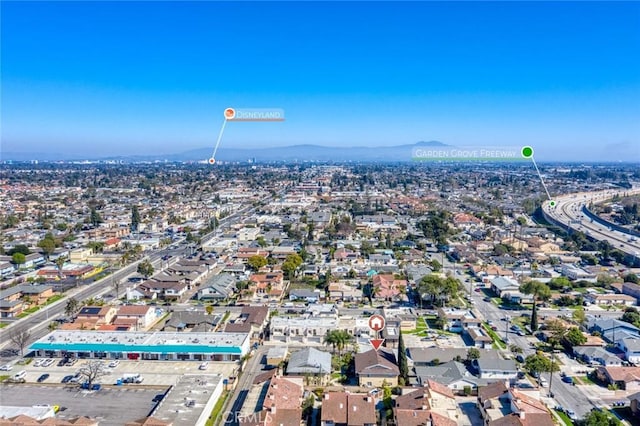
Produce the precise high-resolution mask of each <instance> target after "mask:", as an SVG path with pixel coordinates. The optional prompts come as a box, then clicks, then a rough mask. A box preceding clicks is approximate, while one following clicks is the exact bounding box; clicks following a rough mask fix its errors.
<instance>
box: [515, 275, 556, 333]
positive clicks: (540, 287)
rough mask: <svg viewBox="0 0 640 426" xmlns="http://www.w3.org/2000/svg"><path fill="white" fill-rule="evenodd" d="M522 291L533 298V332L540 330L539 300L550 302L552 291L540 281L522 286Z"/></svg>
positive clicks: (529, 282) (528, 282)
mask: <svg viewBox="0 0 640 426" xmlns="http://www.w3.org/2000/svg"><path fill="white" fill-rule="evenodd" d="M520 291H521V292H522V293H524V294H530V295H532V296H533V307H532V308H531V331H532V332H535V331H536V330H537V329H538V300H543V301H545V300H549V299H550V298H551V289H550V288H549V287H548V286H547V285H546V284H544V283H541V282H540V281H535V280H531V281H527V282H526V283H524V284H523V285H522V286H520Z"/></svg>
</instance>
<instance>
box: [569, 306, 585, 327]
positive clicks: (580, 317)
mask: <svg viewBox="0 0 640 426" xmlns="http://www.w3.org/2000/svg"><path fill="white" fill-rule="evenodd" d="M571 316H572V318H573V320H574V321H575V322H576V324H578V326H579V327H582V326H583V325H584V324H585V323H586V322H587V315H586V314H585V312H584V308H583V307H582V306H579V307H578V308H576V309H574V311H573V313H572V314H571Z"/></svg>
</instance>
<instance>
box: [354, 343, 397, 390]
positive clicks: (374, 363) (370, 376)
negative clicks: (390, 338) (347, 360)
mask: <svg viewBox="0 0 640 426" xmlns="http://www.w3.org/2000/svg"><path fill="white" fill-rule="evenodd" d="M355 370H356V376H357V377H358V384H359V385H360V386H370V387H371V386H373V387H382V386H383V384H387V385H389V386H397V385H398V375H399V374H400V370H399V369H398V365H397V362H396V356H395V354H394V352H392V351H391V350H389V349H386V348H384V347H380V349H378V350H375V349H371V350H369V351H367V352H361V353H358V354H356V355H355Z"/></svg>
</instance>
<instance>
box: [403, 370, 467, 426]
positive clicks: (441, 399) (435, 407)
mask: <svg viewBox="0 0 640 426" xmlns="http://www.w3.org/2000/svg"><path fill="white" fill-rule="evenodd" d="M393 415H394V418H395V420H396V424H398V425H402V426H423V425H426V424H430V425H432V426H434V425H443V426H455V425H457V424H458V419H459V418H460V417H461V413H460V410H459V407H458V404H457V403H456V399H455V396H454V394H453V392H452V391H451V389H449V388H448V387H447V386H445V385H443V384H441V383H438V382H436V381H434V380H429V381H428V383H427V386H426V387H424V388H420V389H417V390H414V391H412V392H409V393H406V394H402V395H400V396H398V397H397V398H396V400H395V405H394V408H393Z"/></svg>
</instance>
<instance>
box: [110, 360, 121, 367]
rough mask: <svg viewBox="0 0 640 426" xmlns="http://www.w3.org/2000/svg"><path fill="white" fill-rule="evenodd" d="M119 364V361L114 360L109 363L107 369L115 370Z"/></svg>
mask: <svg viewBox="0 0 640 426" xmlns="http://www.w3.org/2000/svg"><path fill="white" fill-rule="evenodd" d="M119 364H120V361H118V360H117V359H114V360H113V361H111V362H110V363H109V368H116V367H117V366H118V365H119Z"/></svg>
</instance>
